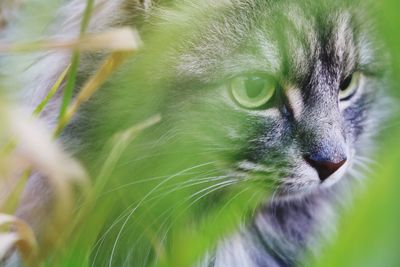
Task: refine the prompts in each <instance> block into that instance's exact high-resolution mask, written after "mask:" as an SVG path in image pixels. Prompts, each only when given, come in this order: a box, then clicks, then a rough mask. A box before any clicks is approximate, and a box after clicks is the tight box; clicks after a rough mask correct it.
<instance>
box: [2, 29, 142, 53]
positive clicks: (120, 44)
mask: <svg viewBox="0 0 400 267" xmlns="http://www.w3.org/2000/svg"><path fill="white" fill-rule="evenodd" d="M139 40H140V38H139V35H138V34H137V33H136V31H134V30H132V29H131V28H127V27H125V28H117V29H113V30H110V31H107V32H102V33H88V34H85V35H84V36H83V37H81V38H75V39H71V40H51V39H50V40H41V41H36V42H29V43H22V44H7V43H0V53H15V52H34V51H38V50H46V51H47V50H54V49H56V50H60V49H62V50H78V51H99V50H108V51H133V50H137V49H138V47H139V45H140V41H139Z"/></svg>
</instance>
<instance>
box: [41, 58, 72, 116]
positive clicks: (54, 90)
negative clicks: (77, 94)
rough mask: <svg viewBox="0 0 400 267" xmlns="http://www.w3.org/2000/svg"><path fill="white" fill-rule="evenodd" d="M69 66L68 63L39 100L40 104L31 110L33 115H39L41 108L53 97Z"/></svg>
mask: <svg viewBox="0 0 400 267" xmlns="http://www.w3.org/2000/svg"><path fill="white" fill-rule="evenodd" d="M70 67H71V65H68V66H67V68H66V69H65V70H64V71H63V72H62V73H61V75H60V77H58V79H57V81H56V82H55V83H54V85H53V86H52V87H51V89H50V91H49V93H48V94H47V95H46V97H45V98H44V99H43V100H42V102H40V104H39V105H38V106H37V107H36V109H35V110H34V111H33V115H35V116H39V115H40V113H41V112H42V111H43V109H44V108H45V107H46V105H47V104H48V103H49V101H50V100H51V99H52V98H53V96H54V94H55V93H56V92H57V91H58V89H59V88H60V86H61V83H62V82H63V81H64V79H65V77H66V76H67V74H68V71H69V70H70Z"/></svg>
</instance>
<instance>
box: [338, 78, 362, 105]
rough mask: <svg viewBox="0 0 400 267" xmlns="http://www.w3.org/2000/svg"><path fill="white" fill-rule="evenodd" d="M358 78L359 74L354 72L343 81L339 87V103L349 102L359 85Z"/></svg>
mask: <svg viewBox="0 0 400 267" xmlns="http://www.w3.org/2000/svg"><path fill="white" fill-rule="evenodd" d="M360 78H361V74H360V72H354V73H353V74H351V75H350V76H348V77H347V78H346V79H344V80H343V82H342V83H341V84H340V87H339V99H340V101H346V100H349V99H350V98H351V97H352V96H353V95H354V94H355V92H356V91H357V89H358V86H359V83H360Z"/></svg>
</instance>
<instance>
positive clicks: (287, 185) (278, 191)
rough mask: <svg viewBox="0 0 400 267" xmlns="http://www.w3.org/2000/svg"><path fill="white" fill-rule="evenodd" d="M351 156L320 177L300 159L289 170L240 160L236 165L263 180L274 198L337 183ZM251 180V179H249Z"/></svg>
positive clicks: (300, 194) (342, 175)
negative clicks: (296, 164)
mask: <svg viewBox="0 0 400 267" xmlns="http://www.w3.org/2000/svg"><path fill="white" fill-rule="evenodd" d="M351 160H352V157H350V158H349V159H348V160H346V161H345V162H343V164H340V166H339V167H338V168H336V170H335V171H333V172H331V173H330V174H329V175H327V176H326V177H324V179H321V174H320V173H318V171H317V170H316V169H315V167H314V166H312V165H310V164H309V163H307V161H305V160H304V161H302V162H301V163H298V166H296V167H292V168H290V169H292V170H290V171H288V170H287V169H286V168H285V171H284V172H283V171H281V170H279V169H280V168H279V167H275V168H274V167H268V166H265V165H264V164H260V163H253V162H250V161H242V162H240V163H239V164H238V165H237V167H238V169H239V171H240V172H242V173H245V174H246V175H249V176H255V177H256V178H255V179H257V180H260V176H261V177H262V178H261V179H264V180H265V183H266V185H267V186H269V187H270V188H272V189H273V195H274V198H276V199H288V198H293V197H295V198H297V197H301V196H304V195H307V194H312V193H315V192H317V191H318V190H320V189H329V188H331V187H332V186H334V185H335V184H337V183H338V182H339V181H340V180H341V179H342V178H343V177H344V176H345V174H346V172H347V170H348V169H349V166H350V164H351ZM250 180H251V179H250Z"/></svg>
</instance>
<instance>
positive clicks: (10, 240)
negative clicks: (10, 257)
mask: <svg viewBox="0 0 400 267" xmlns="http://www.w3.org/2000/svg"><path fill="white" fill-rule="evenodd" d="M5 225H12V226H13V229H14V231H15V232H8V233H4V234H1V235H0V241H1V242H0V259H1V258H3V257H4V256H5V255H6V254H7V252H8V251H9V250H10V249H12V248H13V247H14V246H15V247H16V248H17V249H18V251H19V252H20V254H21V256H22V259H23V261H24V263H25V265H26V266H38V265H37V255H38V244H37V241H36V238H35V236H34V234H33V231H32V229H31V228H30V227H29V226H28V225H27V224H26V223H25V222H23V221H21V220H20V219H18V218H16V217H14V216H10V215H7V214H1V213H0V226H3V227H4V226H5Z"/></svg>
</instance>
